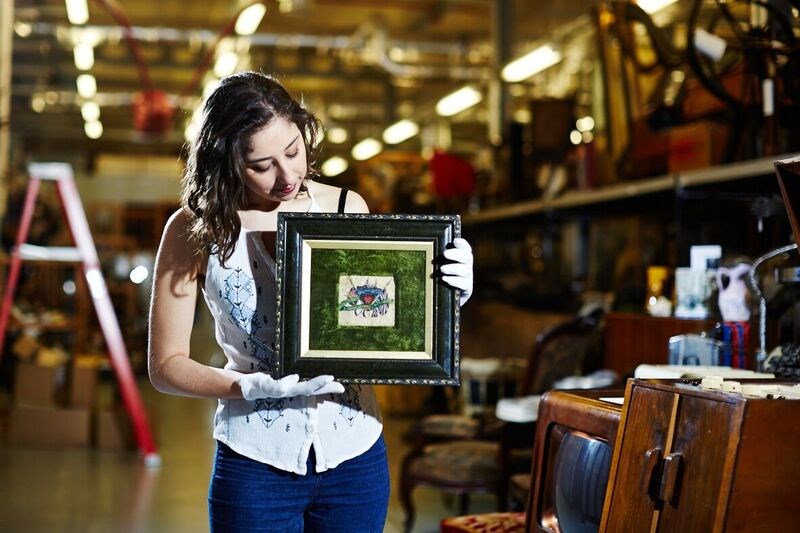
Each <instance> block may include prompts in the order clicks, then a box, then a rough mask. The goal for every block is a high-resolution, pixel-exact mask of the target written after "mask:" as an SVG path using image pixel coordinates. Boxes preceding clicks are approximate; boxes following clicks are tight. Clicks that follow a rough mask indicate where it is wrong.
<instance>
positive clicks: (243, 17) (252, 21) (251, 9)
mask: <svg viewBox="0 0 800 533" xmlns="http://www.w3.org/2000/svg"><path fill="white" fill-rule="evenodd" d="M266 12H267V6H265V5H264V4H262V3H261V2H256V3H255V4H253V5H251V6H248V7H246V8H244V9H242V12H241V13H239V16H238V17H237V18H236V25H235V26H234V28H233V31H235V32H236V35H253V34H254V33H255V32H256V30H257V29H258V25H259V24H261V19H263V18H264V14H265V13H266Z"/></svg>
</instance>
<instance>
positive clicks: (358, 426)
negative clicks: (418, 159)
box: [203, 196, 383, 475]
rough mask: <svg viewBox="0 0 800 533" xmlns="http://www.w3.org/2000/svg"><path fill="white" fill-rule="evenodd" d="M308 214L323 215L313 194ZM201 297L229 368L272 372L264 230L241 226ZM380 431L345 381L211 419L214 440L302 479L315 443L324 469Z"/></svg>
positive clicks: (236, 403) (212, 259)
mask: <svg viewBox="0 0 800 533" xmlns="http://www.w3.org/2000/svg"><path fill="white" fill-rule="evenodd" d="M309 211H310V212H317V213H318V212H320V211H321V209H320V207H319V206H318V205H317V203H316V201H314V198H313V196H312V197H311V207H310V208H309ZM203 296H204V297H205V300H206V303H207V304H208V308H209V310H210V311H211V315H212V316H213V317H214V322H215V324H216V338H217V342H218V343H219V345H220V347H221V348H222V350H223V352H224V353H225V357H226V358H227V360H228V361H227V363H226V364H225V368H229V369H231V370H235V371H238V372H244V373H249V372H270V371H271V370H272V369H273V368H274V363H275V353H274V351H273V347H274V340H275V301H276V294H275V261H274V259H273V258H272V256H271V255H270V254H269V253H267V251H266V248H265V246H264V243H263V241H262V240H261V235H260V232H258V231H249V230H246V229H244V228H243V229H242V231H241V232H240V234H239V238H238V241H237V243H236V248H235V249H234V252H233V255H232V256H231V258H230V259H229V260H228V261H227V263H226V265H225V267H224V268H223V267H222V266H221V265H220V263H219V257H218V256H217V255H211V256H209V258H208V267H207V269H206V279H205V287H204V289H203ZM333 374H334V377H335V375H336V373H335V371H334V372H333ZM382 429H383V423H382V421H381V416H380V412H379V409H378V404H377V402H376V400H375V394H374V393H373V390H372V387H371V386H368V385H351V384H346V385H345V392H344V393H342V394H325V395H322V396H295V397H292V398H264V399H261V400H256V401H247V400H219V406H218V407H217V411H216V414H215V415H214V438H215V439H217V440H219V441H220V442H223V443H225V444H226V445H228V446H230V447H231V448H232V449H233V450H234V451H236V452H237V453H240V454H241V455H244V456H246V457H249V458H251V459H254V460H256V461H259V462H262V463H267V464H270V465H272V466H274V467H276V468H280V469H281V470H286V471H289V472H294V473H296V474H302V475H304V474H306V461H307V460H308V454H309V450H310V449H311V446H312V445H313V449H314V453H315V458H316V470H317V472H323V471H325V470H327V469H329V468H334V467H335V466H337V465H339V464H340V463H341V462H342V461H346V460H347V459H351V458H353V457H357V456H358V455H360V454H362V453H364V452H365V451H367V450H369V449H370V447H371V446H372V445H373V444H374V443H375V441H377V440H378V437H379V436H380V434H381V431H382Z"/></svg>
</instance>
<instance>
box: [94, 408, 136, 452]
mask: <svg viewBox="0 0 800 533" xmlns="http://www.w3.org/2000/svg"><path fill="white" fill-rule="evenodd" d="M94 445H95V447H97V449H99V450H114V451H130V450H134V449H135V448H136V441H135V439H134V438H133V427H132V426H131V421H130V419H129V418H128V415H127V414H126V413H125V412H124V411H123V410H122V409H101V410H99V411H97V412H95V421H94Z"/></svg>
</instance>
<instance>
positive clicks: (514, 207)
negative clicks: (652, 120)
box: [462, 154, 798, 225]
mask: <svg viewBox="0 0 800 533" xmlns="http://www.w3.org/2000/svg"><path fill="white" fill-rule="evenodd" d="M797 155H798V154H784V155H780V156H773V157H766V158H761V159H754V160H750V161H742V162H737V163H730V164H727V165H717V166H714V167H709V168H704V169H698V170H691V171H686V172H678V173H674V174H665V175H663V176H655V177H652V178H643V179H641V180H638V181H631V182H624V183H616V184H614V185H608V186H606V187H600V188H598V189H586V190H571V191H567V192H566V193H564V194H563V195H562V196H559V197H558V198H553V199H537V200H530V201H525V202H516V203H513V204H508V205H502V206H497V207H492V208H489V209H485V210H483V211H480V212H479V213H474V214H466V215H464V216H463V217H462V223H463V224H464V225H469V224H481V223H486V222H497V221H502V220H507V219H511V218H516V217H523V216H527V215H535V214H538V213H545V212H548V211H555V210H562V209H574V208H577V207H583V206H589V205H596V204H602V203H607V202H614V201H616V200H623V199H629V198H635V197H638V196H645V195H648V194H654V193H659V192H666V191H671V190H678V189H683V188H687V187H697V186H702V185H711V184H714V183H723V182H731V181H736V180H741V179H747V178H752V177H755V176H762V175H768V174H771V173H772V172H773V163H774V162H775V161H776V160H778V159H784V158H789V157H797Z"/></svg>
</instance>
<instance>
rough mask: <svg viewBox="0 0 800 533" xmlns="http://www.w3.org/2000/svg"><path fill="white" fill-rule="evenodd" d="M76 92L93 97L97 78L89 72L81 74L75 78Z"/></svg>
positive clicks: (95, 92)
mask: <svg viewBox="0 0 800 533" xmlns="http://www.w3.org/2000/svg"><path fill="white" fill-rule="evenodd" d="M77 85H78V94H79V95H81V96H83V97H84V98H93V97H94V95H95V94H97V80H95V79H94V76H92V75H91V74H81V75H80V76H78V79H77Z"/></svg>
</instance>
